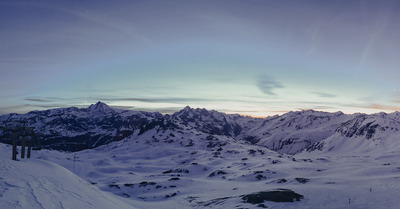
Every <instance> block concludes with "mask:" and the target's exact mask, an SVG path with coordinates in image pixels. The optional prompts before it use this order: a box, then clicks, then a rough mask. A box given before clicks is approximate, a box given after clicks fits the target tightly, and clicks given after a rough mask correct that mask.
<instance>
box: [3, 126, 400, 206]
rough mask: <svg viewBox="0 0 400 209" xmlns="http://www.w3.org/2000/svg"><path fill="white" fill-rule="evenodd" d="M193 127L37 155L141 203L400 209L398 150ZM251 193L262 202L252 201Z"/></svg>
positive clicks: (122, 196) (148, 133) (109, 190)
mask: <svg viewBox="0 0 400 209" xmlns="http://www.w3.org/2000/svg"><path fill="white" fill-rule="evenodd" d="M192 131H193V130H186V131H182V132H174V131H173V130H163V129H162V128H158V129H154V130H152V131H148V132H145V133H143V134H142V135H134V136H131V137H130V138H127V139H125V140H122V141H117V142H112V143H110V144H106V145H103V146H100V147H97V148H95V149H88V150H83V151H80V152H75V153H69V152H59V151H55V150H52V151H51V150H40V151H34V152H33V153H32V156H33V158H39V159H45V160H47V161H51V162H54V163H57V164H59V165H61V166H63V167H65V168H67V169H69V170H70V171H72V172H74V173H76V174H77V175H78V176H80V177H81V178H83V179H85V180H86V181H88V182H90V183H91V184H93V185H95V186H97V187H98V188H100V189H101V190H104V191H107V192H112V193H114V194H116V195H118V196H120V197H121V198H124V199H125V200H126V201H127V202H128V203H130V204H132V205H134V206H135V207H137V208H145V209H146V208H149V209H152V208H164V209H172V208H260V207H268V208H285V209H286V208H296V209H297V208H300V209H301V208H327V209H329V208H331V209H336V208H363V209H368V208H389V209H390V208H397V207H398V204H397V203H398V194H399V192H400V183H399V182H400V181H398V180H399V179H400V169H399V168H400V163H399V162H398V158H399V157H400V152H391V153H372V154H371V153H366V154H363V155H361V154H353V153H347V155H344V154H343V153H341V154H340V155H326V154H325V153H323V152H312V153H307V152H305V153H299V154H297V155H295V156H291V155H285V154H280V153H277V152H274V151H270V150H268V149H266V148H264V147H260V146H258V145H252V144H249V143H245V141H242V140H235V139H232V138H230V137H226V136H212V135H209V134H204V133H202V132H194V133H191V132H192ZM193 134H194V135H195V137H193ZM9 149H10V148H9ZM8 157H10V156H8ZM25 161H26V162H28V161H29V160H25ZM17 163H19V162H17ZM282 189H283V190H282ZM262 192H264V193H262ZM268 192H269V193H268ZM279 192H282V193H279ZM290 192H293V193H290ZM262 194H267V195H265V196H263V195H262ZM268 194H270V195H268ZM271 194H273V195H271ZM289 194H291V195H299V196H296V197H299V198H298V200H299V201H296V198H292V199H290V196H289V200H292V201H293V202H277V201H280V200H283V199H285V198H287V196H288V195H289ZM249 195H253V196H249ZM254 196H259V200H260V201H261V202H258V201H253V202H248V201H247V200H248V199H246V197H254ZM284 197H285V198H284ZM250 199H251V198H250ZM255 199H256V200H257V198H255ZM264 200H265V201H264Z"/></svg>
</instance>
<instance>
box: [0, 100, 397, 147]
mask: <svg viewBox="0 0 400 209" xmlns="http://www.w3.org/2000/svg"><path fill="white" fill-rule="evenodd" d="M16 120H23V121H26V122H27V123H26V126H27V127H32V128H33V130H34V132H35V133H36V134H37V135H38V136H39V137H40V138H41V141H42V146H43V147H44V148H51V149H58V150H65V151H78V150H83V149H88V148H94V147H98V146H101V145H104V144H108V143H110V142H113V141H120V140H124V139H129V138H132V137H135V136H140V135H142V134H144V133H152V134H153V136H154V135H156V134H157V133H159V132H163V131H164V132H165V131H166V130H169V132H171V133H174V132H181V133H183V132H184V133H187V135H188V136H189V137H188V139H187V140H188V141H189V140H190V138H191V137H190V135H192V136H195V135H196V134H199V133H201V134H207V135H209V136H210V137H216V138H218V137H228V138H231V139H233V140H237V141H241V142H245V143H249V144H253V145H258V146H262V147H266V148H268V149H270V150H274V151H277V152H280V153H285V154H297V153H300V152H305V151H308V152H313V151H331V150H335V147H343V146H344V147H346V144H349V143H350V144H352V143H353V142H355V141H357V143H358V144H360V143H361V144H367V145H365V146H368V147H371V146H372V147H373V146H376V147H380V146H382V144H390V143H396V142H397V138H398V136H399V133H398V130H399V129H400V112H394V113H391V114H386V113H377V114H372V115H367V114H360V113H357V114H352V115H346V114H343V113H342V112H336V113H326V112H318V111H313V110H306V111H298V112H289V113H286V114H284V115H281V116H272V117H267V118H265V119H261V118H252V117H248V116H247V117H245V116H240V115H237V114H236V115H230V114H225V113H221V112H217V111H214V110H210V111H209V110H206V109H199V108H197V109H193V108H190V107H185V108H184V109H182V110H181V111H178V112H176V113H174V114H172V115H162V114H160V113H150V112H142V111H128V110H120V109H114V108H111V107H109V106H108V105H106V104H104V103H102V102H98V103H96V104H93V105H90V106H89V107H88V108H81V109H79V108H76V107H71V108H58V109H50V110H45V111H32V112H29V113H26V114H7V115H2V116H0V121H16ZM150 135H151V134H150ZM149 137H151V136H149ZM170 137H171V138H173V136H170ZM10 138H11V137H10V134H9V133H7V132H3V131H0V141H1V142H4V143H10ZM193 138H195V137H193ZM383 142H385V143H383ZM396 144H397V143H396Z"/></svg>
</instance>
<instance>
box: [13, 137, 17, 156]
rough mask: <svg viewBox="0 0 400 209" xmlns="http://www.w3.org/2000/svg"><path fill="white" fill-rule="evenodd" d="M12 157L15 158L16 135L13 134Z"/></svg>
mask: <svg viewBox="0 0 400 209" xmlns="http://www.w3.org/2000/svg"><path fill="white" fill-rule="evenodd" d="M12 145H13V148H12V159H13V160H17V136H16V135H15V134H13V135H12Z"/></svg>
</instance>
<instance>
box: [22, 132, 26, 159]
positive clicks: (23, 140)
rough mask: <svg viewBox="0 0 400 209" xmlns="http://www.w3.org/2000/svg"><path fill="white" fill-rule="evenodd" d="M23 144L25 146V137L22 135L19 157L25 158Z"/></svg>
mask: <svg viewBox="0 0 400 209" xmlns="http://www.w3.org/2000/svg"><path fill="white" fill-rule="evenodd" d="M25 146H26V140H25V137H22V143H21V158H25Z"/></svg>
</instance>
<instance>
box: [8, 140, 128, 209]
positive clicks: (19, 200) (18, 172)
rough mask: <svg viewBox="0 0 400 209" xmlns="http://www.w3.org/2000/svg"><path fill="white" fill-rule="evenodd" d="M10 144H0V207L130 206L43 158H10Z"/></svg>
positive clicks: (105, 207)
mask: <svg viewBox="0 0 400 209" xmlns="http://www.w3.org/2000/svg"><path fill="white" fill-rule="evenodd" d="M10 151H11V147H9V146H5V145H3V144H0V157H1V158H0V165H1V167H0V206H1V208H4V209H6V208H7V209H11V208H21V209H26V208H30V209H35V208H46V209H50V208H53V209H54V208H87V209H98V208H104V209H110V208H127V209H129V208H132V209H134V207H133V206H131V205H129V204H127V203H126V202H124V201H121V200H120V199H119V198H117V197H115V196H114V195H112V194H109V193H107V192H103V191H101V190H99V189H98V188H97V187H95V186H93V185H91V184H90V183H88V182H87V181H85V180H83V179H81V178H79V177H78V176H76V175H75V174H73V173H72V172H71V171H69V170H67V169H65V168H63V167H61V166H59V165H57V164H54V163H52V162H49V161H45V160H38V159H23V160H20V161H12V160H11V159H10V158H9V156H10V154H11V152H10Z"/></svg>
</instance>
